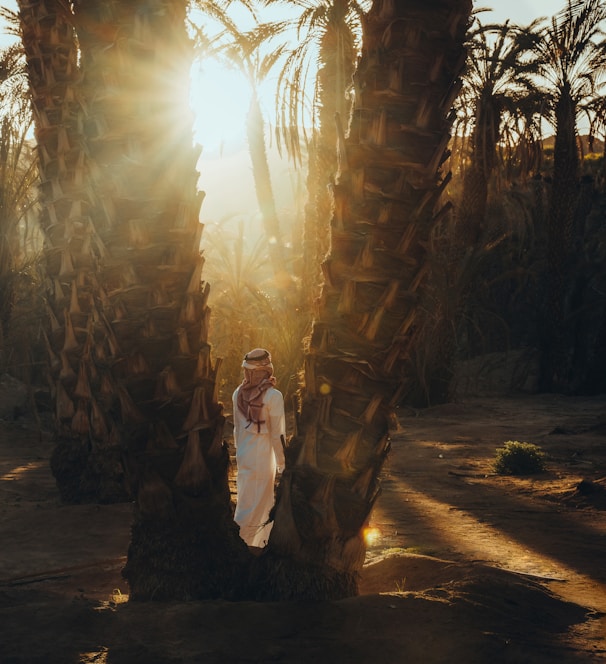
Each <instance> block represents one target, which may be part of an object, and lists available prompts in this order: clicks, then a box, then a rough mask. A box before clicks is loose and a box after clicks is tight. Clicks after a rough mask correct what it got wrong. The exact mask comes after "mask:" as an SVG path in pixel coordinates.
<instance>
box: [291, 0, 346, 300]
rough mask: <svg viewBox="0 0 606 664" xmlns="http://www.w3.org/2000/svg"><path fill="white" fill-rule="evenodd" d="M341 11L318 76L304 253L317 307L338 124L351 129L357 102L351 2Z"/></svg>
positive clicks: (309, 294)
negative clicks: (354, 97) (353, 96)
mask: <svg viewBox="0 0 606 664" xmlns="http://www.w3.org/2000/svg"><path fill="white" fill-rule="evenodd" d="M339 3H340V5H341V11H340V12H339V13H338V14H339V15H340V16H342V21H339V22H337V21H333V23H332V24H331V25H329V26H328V28H327V30H326V33H325V35H324V37H323V39H322V41H321V43H320V49H319V56H318V62H319V63H320V68H319V70H318V74H317V100H318V109H317V111H318V127H317V130H316V131H315V132H314V138H313V140H312V141H311V145H310V146H309V147H310V149H309V150H308V154H309V162H310V163H309V166H308V168H309V173H308V178H307V182H308V199H309V204H308V205H307V206H306V210H305V242H304V247H303V254H304V256H303V262H304V266H305V270H304V273H303V292H304V293H305V296H306V298H307V300H308V303H309V304H310V305H311V304H312V303H313V302H314V300H315V299H316V298H317V296H318V295H319V292H320V287H321V284H322V273H321V268H320V266H321V264H322V262H323V261H324V259H325V257H326V254H327V253H328V250H329V248H330V219H331V215H332V206H333V194H332V191H331V185H332V184H333V183H334V181H335V177H336V174H337V168H338V155H337V150H338V140H339V133H338V129H337V128H338V123H339V122H340V123H342V124H345V125H346V124H347V122H348V121H349V115H350V111H351V101H350V100H349V99H348V98H347V91H348V89H349V88H350V86H351V80H352V76H353V73H354V62H355V48H354V37H353V35H352V33H351V31H350V29H349V27H348V26H347V22H346V20H345V17H346V11H345V8H346V6H347V0H337V2H335V5H338V4H339Z"/></svg>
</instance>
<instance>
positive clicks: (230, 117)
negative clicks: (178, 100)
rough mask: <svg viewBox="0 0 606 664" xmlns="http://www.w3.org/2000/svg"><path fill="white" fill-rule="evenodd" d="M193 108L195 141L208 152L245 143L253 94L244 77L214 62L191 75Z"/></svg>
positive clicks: (195, 67)
mask: <svg viewBox="0 0 606 664" xmlns="http://www.w3.org/2000/svg"><path fill="white" fill-rule="evenodd" d="M190 97H191V101H190V104H191V107H192V109H193V111H194V116H195V120H194V122H195V124H194V141H195V142H196V143H199V144H200V145H201V146H202V149H203V151H204V153H205V154H206V153H222V152H223V151H224V150H225V149H226V148H227V149H228V148H230V147H233V146H234V145H236V144H239V143H244V140H245V133H246V114H247V111H248V105H249V100H250V96H249V92H248V88H247V85H246V81H244V80H243V78H242V76H241V75H240V74H239V73H238V72H236V71H232V70H229V69H225V68H224V67H222V66H221V65H220V64H219V63H216V62H214V61H213V60H206V61H205V62H204V64H203V66H202V67H200V65H194V67H193V68H192V72H191V95H190Z"/></svg>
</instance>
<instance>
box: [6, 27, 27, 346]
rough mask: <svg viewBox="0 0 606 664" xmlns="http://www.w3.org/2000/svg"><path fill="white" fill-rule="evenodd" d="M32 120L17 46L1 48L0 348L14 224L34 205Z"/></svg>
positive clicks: (13, 260) (9, 299)
mask: <svg viewBox="0 0 606 664" xmlns="http://www.w3.org/2000/svg"><path fill="white" fill-rule="evenodd" d="M4 16H5V18H8V17H7V15H6V14H5V15H4ZM31 124H32V115H31V108H30V103H29V97H28V90H27V76H26V73H25V62H24V58H23V52H22V50H21V47H20V46H19V45H18V44H16V45H13V46H10V47H8V48H6V49H3V50H2V51H0V347H2V345H3V343H4V340H5V337H6V333H7V328H8V324H9V320H10V317H11V312H12V308H13V301H14V295H15V294H14V289H15V278H16V271H17V267H18V265H19V261H20V259H21V258H23V256H22V255H20V254H21V253H22V251H21V246H20V245H21V242H20V240H19V226H20V224H23V223H24V222H25V220H26V219H27V217H28V215H29V214H30V213H31V211H32V207H33V205H34V197H33V195H32V191H33V184H34V182H35V180H36V162H35V160H34V158H33V154H32V150H31V147H30V145H29V143H28V140H27V136H28V132H29V129H30V127H31Z"/></svg>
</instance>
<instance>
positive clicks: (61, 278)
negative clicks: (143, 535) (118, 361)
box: [19, 0, 127, 502]
mask: <svg viewBox="0 0 606 664" xmlns="http://www.w3.org/2000/svg"><path fill="white" fill-rule="evenodd" d="M19 9H20V26H21V34H22V42H23V47H24V50H25V53H26V59H27V69H28V76H29V82H30V88H31V91H32V109H33V114H34V124H35V138H36V143H37V146H38V150H37V153H38V168H39V173H40V200H41V202H42V212H41V216H40V226H41V228H42V230H43V232H44V234H45V245H46V252H45V255H46V261H45V276H46V283H47V291H46V293H47V297H46V304H47V310H48V322H49V325H48V329H47V332H46V335H45V337H46V342H47V349H48V356H49V370H48V372H49V379H50V382H51V387H52V390H53V393H54V397H55V406H56V410H55V414H56V417H55V421H56V425H57V426H56V447H55V450H54V452H53V455H52V459H51V466H52V469H53V473H54V475H55V477H56V480H57V485H58V487H59V491H60V493H61V497H62V498H63V499H64V500H66V501H69V502H81V501H89V500H101V501H114V500H125V499H126V498H127V492H126V491H125V489H124V486H123V473H122V470H121V468H120V462H119V461H120V452H119V450H118V449H117V447H116V446H115V445H113V444H112V443H111V442H109V440H108V439H107V436H105V435H101V436H99V435H98V432H97V431H96V430H95V427H91V414H92V412H93V409H94V406H93V401H92V398H91V394H90V388H89V385H88V383H89V378H88V373H89V369H88V367H90V363H91V359H92V355H91V353H92V345H91V341H92V337H91V334H92V327H93V318H94V316H95V315H96V314H95V312H96V305H95V298H96V291H97V283H96V279H95V277H94V274H93V267H94V265H95V263H96V261H97V258H98V255H97V249H96V246H95V243H96V236H95V229H94V226H93V224H92V220H91V217H90V211H91V210H92V209H94V207H95V205H96V200H97V199H96V196H95V193H94V191H93V190H92V188H91V186H90V182H89V181H88V180H87V176H86V174H87V172H88V171H89V169H90V161H89V157H88V152H87V148H86V143H85V137H84V135H83V127H84V124H85V122H86V112H85V108H86V104H85V102H84V100H83V98H82V95H81V88H80V70H79V66H78V48H77V41H76V33H75V31H74V28H73V20H72V16H71V14H70V12H69V10H68V9H67V6H66V5H65V3H62V2H59V1H57V2H42V1H38V0H34V1H33V2H20V3H19Z"/></svg>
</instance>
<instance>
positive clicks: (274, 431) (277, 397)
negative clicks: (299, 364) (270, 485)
mask: <svg viewBox="0 0 606 664" xmlns="http://www.w3.org/2000/svg"><path fill="white" fill-rule="evenodd" d="M267 396H268V397H269V398H268V399H267V401H266V404H265V405H266V406H267V416H268V425H269V436H270V440H271V446H272V448H273V450H274V454H275V455H276V465H277V466H278V468H282V469H283V468H284V447H283V446H282V439H281V437H282V436H285V435H286V418H285V416H284V397H283V396H282V393H281V392H280V391H279V390H276V389H272V390H271V391H270V392H268V393H267Z"/></svg>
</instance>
